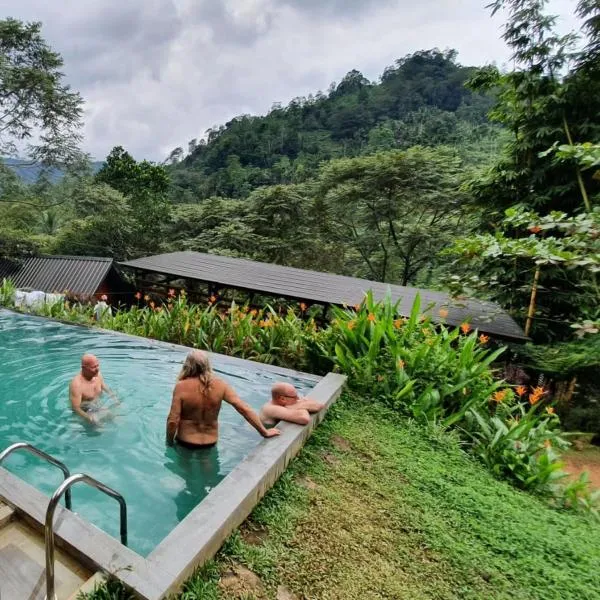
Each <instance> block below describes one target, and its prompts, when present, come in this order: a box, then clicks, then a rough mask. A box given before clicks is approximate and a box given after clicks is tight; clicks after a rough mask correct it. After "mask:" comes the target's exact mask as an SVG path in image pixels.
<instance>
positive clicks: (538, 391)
mask: <svg viewBox="0 0 600 600" xmlns="http://www.w3.org/2000/svg"><path fill="white" fill-rule="evenodd" d="M544 394H545V392H544V388H543V387H539V386H538V387H535V388H533V392H532V393H531V394H529V402H530V403H531V405H532V406H533V405H534V404H536V403H537V402H538V401H539V400H540V398H541V397H542V396H543V395H544Z"/></svg>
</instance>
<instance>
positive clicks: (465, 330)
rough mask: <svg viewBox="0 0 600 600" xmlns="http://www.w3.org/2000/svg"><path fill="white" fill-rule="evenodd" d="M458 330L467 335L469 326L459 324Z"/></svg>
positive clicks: (469, 329)
mask: <svg viewBox="0 0 600 600" xmlns="http://www.w3.org/2000/svg"><path fill="white" fill-rule="evenodd" d="M460 330H461V331H462V332H463V333H464V334H465V335H467V333H469V331H471V326H470V325H469V324H468V323H466V322H465V323H461V324H460Z"/></svg>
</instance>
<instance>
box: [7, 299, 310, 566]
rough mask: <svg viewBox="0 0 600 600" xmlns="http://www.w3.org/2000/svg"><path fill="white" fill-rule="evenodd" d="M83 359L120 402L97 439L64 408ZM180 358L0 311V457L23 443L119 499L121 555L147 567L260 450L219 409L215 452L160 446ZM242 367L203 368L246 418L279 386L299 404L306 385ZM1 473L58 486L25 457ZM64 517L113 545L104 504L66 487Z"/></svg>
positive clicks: (55, 476) (92, 494)
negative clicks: (290, 387) (91, 358)
mask: <svg viewBox="0 0 600 600" xmlns="http://www.w3.org/2000/svg"><path fill="white" fill-rule="evenodd" d="M84 352H92V353H93V354H96V355H97V356H98V358H99V359H100V367H101V372H102V375H103V377H104V379H105V381H106V383H107V384H108V385H109V386H110V387H111V388H112V389H113V390H114V391H115V392H116V393H117V395H118V396H119V398H120V399H121V400H122V403H121V404H120V405H119V406H117V407H116V408H114V409H111V411H112V413H113V414H114V419H113V420H112V421H108V422H106V423H104V424H103V425H102V427H100V428H95V427H92V426H90V425H87V424H86V423H84V422H83V421H82V420H81V419H80V418H79V417H77V416H76V415H74V414H73V413H72V411H71V409H70V405H69V395H68V386H69V382H70V380H71V378H72V377H73V376H74V375H75V374H76V373H77V372H78V370H79V364H80V358H81V355H82V354H83V353H84ZM185 355H186V350H185V349H182V348H181V347H174V346H171V345H169V344H161V343H156V342H150V341H149V340H144V339H143V338H134V337H127V336H121V335H118V334H111V333H105V332H101V331H97V330H93V329H87V328H83V327H77V326H70V325H62V324H60V323H56V322H52V321H48V320H45V319H39V318H35V317H28V316H24V315H18V314H14V313H11V312H8V311H2V310H0V450H3V449H4V448H5V447H6V446H8V445H10V444H12V443H14V442H19V441H26V442H29V443H31V444H33V445H34V446H37V447H38V448H40V449H41V450H44V451H45V452H48V453H49V454H51V455H53V456H55V457H56V458H58V459H59V460H62V461H63V462H65V463H66V464H67V466H68V467H69V469H70V470H71V473H77V472H83V473H87V474H89V475H91V476H92V477H95V478H97V479H99V480H100V481H102V482H103V483H105V484H107V485H109V486H111V487H112V488H114V489H115V490H117V491H118V492H120V493H121V494H122V495H123V496H124V497H125V500H126V501H127V507H128V518H129V544H128V545H129V547H130V548H132V549H133V550H135V551H136V552H138V553H139V554H141V555H142V556H146V555H148V554H149V553H150V552H151V550H152V549H153V548H154V547H155V546H156V545H157V544H158V543H159V542H160V541H161V540H162V539H163V538H164V537H165V536H166V535H167V534H168V533H169V532H170V531H171V530H172V529H173V528H174V527H175V525H177V523H178V522H179V521H181V520H182V519H183V518H184V517H185V516H186V515H187V514H188V513H189V512H190V511H191V510H192V509H193V508H194V507H195V506H196V505H197V504H198V503H199V502H200V501H201V500H202V499H203V498H204V497H205V496H206V495H207V494H208V492H209V491H210V490H211V489H212V488H213V487H214V486H215V485H217V484H218V483H219V482H220V481H221V480H222V479H223V478H224V477H225V476H226V475H227V474H228V473H229V472H230V471H231V470H232V469H233V468H234V467H235V466H236V465H237V464H238V463H239V462H240V461H241V460H242V459H243V458H244V457H245V456H246V455H247V454H248V453H249V452H250V451H251V450H252V449H253V448H254V447H255V446H256V444H258V442H260V441H261V439H262V438H261V436H260V435H259V434H258V433H257V432H256V431H255V430H254V429H253V428H252V427H251V426H250V425H249V424H247V423H246V421H245V420H244V419H243V418H242V417H241V416H240V415H239V414H238V413H237V412H236V411H235V410H233V409H232V408H231V407H230V406H229V405H226V404H224V405H223V408H222V411H221V417H220V439H219V443H218V444H217V446H215V447H214V448H212V449H210V450H208V451H204V450H203V451H190V450H186V449H183V448H178V447H168V446H166V444H165V420H166V416H167V413H168V411H169V407H170V402H171V392H172V389H173V385H174V382H175V380H176V378H177V374H178V373H179V369H180V367H181V364H182V362H183V359H184V358H185ZM248 364H249V363H247V362H242V361H240V362H239V363H237V362H235V363H234V362H233V361H231V360H228V359H226V358H225V357H222V358H219V356H218V355H216V356H214V357H213V368H214V370H215V372H216V373H217V374H218V375H219V376H221V377H223V378H224V379H226V380H227V381H228V382H229V383H231V384H232V385H233V386H234V387H235V389H236V391H237V392H238V394H239V395H240V397H241V398H243V399H244V400H245V401H246V402H248V403H249V404H250V405H251V406H252V407H253V408H255V409H256V410H258V409H259V408H260V406H261V404H262V403H263V402H264V401H265V400H266V399H267V398H268V396H269V393H270V387H271V385H272V383H273V382H274V381H289V382H290V383H293V384H294V385H296V387H297V388H298V389H299V390H300V391H301V392H303V393H306V392H307V391H308V390H309V389H310V388H311V387H313V386H314V385H315V382H314V381H313V380H309V379H303V378H301V377H290V376H289V375H287V376H282V375H281V374H278V373H276V372H274V371H270V370H268V369H266V368H261V366H260V365H259V364H257V365H256V367H254V365H252V366H251V367H248ZM105 402H107V403H108V400H106V399H105ZM3 466H4V467H5V468H7V469H8V470H9V471H11V472H13V473H15V474H16V475H18V476H19V477H21V478H22V479H24V480H25V481H27V482H28V483H30V484H32V485H33V486H35V487H36V488H38V489H39V490H41V491H42V492H44V493H46V494H48V495H50V494H51V493H52V492H53V491H54V489H55V488H56V487H57V486H58V485H59V484H60V482H61V481H62V474H61V472H60V471H59V470H58V469H55V468H54V467H52V466H50V465H47V464H46V463H44V462H42V461H41V460H40V459H38V458H36V457H33V456H30V455H28V454H25V453H16V454H13V455H12V456H11V457H9V458H8V459H7V460H6V461H5V462H4V464H3ZM73 510H74V511H75V512H77V513H79V514H80V515H81V516H82V517H83V518H85V519H86V520H88V521H90V522H92V523H94V524H95V525H96V526H98V527H100V528H101V529H103V530H104V531H106V532H107V533H109V534H110V535H112V536H114V537H116V538H118V537H119V519H118V505H117V503H116V502H115V501H114V500H112V499H111V498H108V497H105V496H104V495H103V494H100V493H99V492H98V491H96V490H92V489H88V488H87V487H86V486H82V485H79V486H77V485H76V486H75V487H74V488H73Z"/></svg>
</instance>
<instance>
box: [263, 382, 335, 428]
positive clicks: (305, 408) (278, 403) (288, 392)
mask: <svg viewBox="0 0 600 600" xmlns="http://www.w3.org/2000/svg"><path fill="white" fill-rule="evenodd" d="M323 406H324V405H323V404H321V403H320V402H317V401H316V400H311V399H310V398H301V397H300V396H299V395H298V391H297V390H296V388H295V387H294V386H293V385H292V384H291V383H283V382H278V383H274V384H273V387H272V388H271V400H270V401H269V402H267V403H266V404H265V405H264V406H263V407H262V408H261V410H260V418H261V421H262V422H263V423H264V424H265V425H267V426H272V425H275V424H276V423H277V421H289V422H290V423H296V424H298V425H308V423H309V422H310V414H311V413H316V412H319V411H320V410H321V409H322V408H323Z"/></svg>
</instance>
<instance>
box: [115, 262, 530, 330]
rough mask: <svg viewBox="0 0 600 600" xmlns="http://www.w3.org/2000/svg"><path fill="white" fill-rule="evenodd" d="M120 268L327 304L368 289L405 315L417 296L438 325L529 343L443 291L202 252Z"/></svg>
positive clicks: (498, 313) (482, 307)
mask: <svg viewBox="0 0 600 600" xmlns="http://www.w3.org/2000/svg"><path fill="white" fill-rule="evenodd" d="M119 264H120V265H122V266H125V267H132V268H136V269H142V270H145V271H153V272H156V273H164V274H168V275H172V276H174V277H182V278H185V279H196V280H200V281H204V282H210V283H214V284H217V285H220V286H221V287H229V288H236V289H242V290H248V291H254V292H258V293H263V294H266V295H273V296H277V297H286V298H294V299H297V300H305V301H309V302H321V303H326V304H337V305H342V304H348V305H350V306H352V305H355V304H358V303H360V302H361V301H362V299H363V297H364V294H365V292H366V291H368V290H372V291H373V294H374V296H375V298H376V299H378V300H379V299H382V298H383V297H384V296H385V295H386V293H390V294H391V297H392V299H393V300H394V301H397V300H400V312H401V313H402V314H403V315H408V314H409V313H410V310H411V308H412V305H413V302H414V299H415V296H416V295H417V293H418V294H420V297H421V307H422V309H424V308H426V307H428V306H429V305H430V304H432V305H433V306H432V308H431V309H430V313H431V317H432V319H433V320H434V321H436V320H437V321H439V320H440V318H439V316H438V311H439V310H440V309H441V308H445V309H446V310H447V311H448V317H447V318H446V319H445V321H446V322H447V323H449V324H450V325H459V324H461V323H462V322H463V321H469V323H470V324H471V326H472V327H474V328H475V327H476V328H478V329H479V330H480V331H481V332H484V333H489V334H491V335H494V336H497V337H504V338H510V339H520V340H524V339H526V338H525V335H524V333H523V330H522V329H521V328H520V327H519V326H518V325H517V323H516V322H515V321H514V320H513V319H512V317H511V316H510V315H508V314H507V313H506V312H505V311H503V310H502V309H501V308H500V307H499V306H498V305H496V304H494V303H492V302H484V301H481V300H473V299H465V300H462V301H460V302H459V301H457V300H453V299H452V298H450V296H449V295H448V294H446V293H444V292H436V291H431V290H424V289H418V288H412V287H404V286H401V285H391V284H386V283H379V282H377V281H367V280H365V279H357V278H355V277H345V276H343V275H334V274H331V273H321V272H318V271H307V270H305V269H296V268H294V267H282V266H280V265H272V264H268V263H261V262H255V261H251V260H245V259H240V258H230V257H226V256H216V255H213V254H203V253H201V252H189V251H188V252H173V253H170V254H159V255H157V256H147V257H145V258H138V259H136V260H130V261H127V262H123V263H119Z"/></svg>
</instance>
